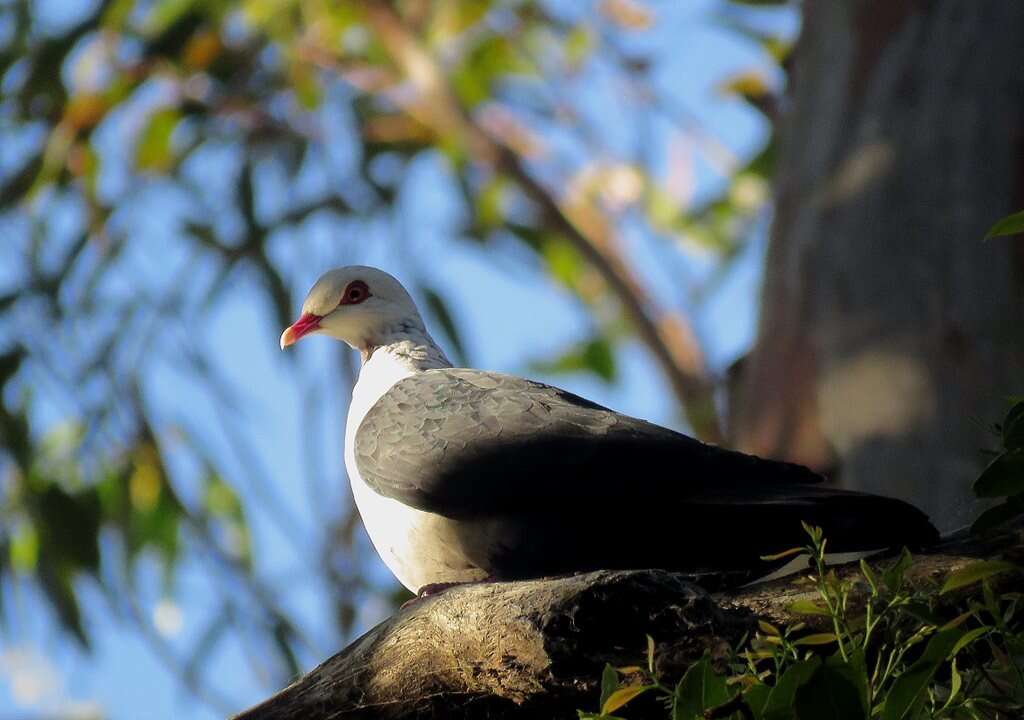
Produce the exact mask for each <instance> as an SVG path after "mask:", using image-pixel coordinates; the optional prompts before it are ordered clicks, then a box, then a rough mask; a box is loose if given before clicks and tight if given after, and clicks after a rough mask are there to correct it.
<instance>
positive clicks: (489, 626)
mask: <svg viewBox="0 0 1024 720" xmlns="http://www.w3.org/2000/svg"><path fill="white" fill-rule="evenodd" d="M1000 549H1001V550H1002V552H1003V553H1004V554H1007V555H1009V556H1010V557H1013V558H1018V556H1019V555H1020V554H1021V538H1020V535H1019V534H1018V533H1015V532H1010V533H1006V534H1004V535H1003V536H1001V537H999V538H997V539H995V540H993V541H992V542H991V543H989V544H986V545H984V546H981V545H978V544H977V543H974V542H972V541H967V542H965V541H964V540H963V539H962V537H961V538H954V539H953V540H950V541H947V543H946V544H945V545H944V546H943V547H942V548H939V549H938V550H940V551H941V554H933V555H927V556H921V557H919V558H918V559H917V561H916V563H915V564H914V566H913V567H912V569H911V571H910V572H909V573H908V578H909V579H910V581H911V582H912V583H934V582H936V581H938V580H941V578H942V577H944V576H945V575H946V574H948V573H950V572H955V571H956V570H958V569H960V568H962V567H963V566H964V565H966V564H967V563H970V562H973V561H974V560H973V559H970V558H968V557H966V554H970V555H975V556H985V557H988V556H991V555H993V554H995V553H997V552H1000ZM886 562H888V561H882V564H885V563H886ZM839 572H840V573H841V574H846V575H850V574H855V573H857V567H856V565H855V564H850V565H847V566H842V567H841V568H839ZM1004 578H1005V580H1004V581H1005V582H1006V583H1007V584H1006V585H1005V586H1003V589H1006V590H1009V589H1021V586H1022V585H1021V584H1022V582H1024V580H1022V578H1021V576H1019V575H1018V576H1004ZM793 579H794V578H793V577H788V578H783V579H780V580H776V581H773V582H768V583H762V584H760V585H755V586H752V587H749V588H747V589H742V590H739V591H734V592H725V591H723V592H719V593H714V594H711V593H708V592H705V591H704V590H702V589H701V588H700V587H699V586H697V585H695V584H693V583H691V582H688V580H687V579H686V578H684V577H682V576H680V575H678V574H673V573H669V572H666V571H662V570H635V571H614V572H613V571H599V572H593V573H587V574H582V575H576V576H572V577H564V578H552V579H544V580H533V581H524V582H511V583H490V584H478V585H465V586H461V587H455V588H452V589H450V590H447V591H445V592H444V593H442V594H440V595H438V596H436V597H432V598H427V599H426V600H423V601H420V602H418V603H416V604H414V605H412V606H410V607H408V608H406V609H404V610H401V611H399V612H398V613H397V614H395V615H394V616H393V617H391V618H389V619H388V620H385V621H384V622H383V623H381V624H380V625H378V626H377V627H375V628H373V629H372V630H370V631H369V632H368V633H366V634H365V635H363V636H362V637H361V638H359V639H358V640H356V641H355V642H353V643H352V644H351V645H349V646H348V647H347V648H345V649H344V650H342V651H341V652H340V653H338V654H337V655H335V656H334V657H332V658H330V659H329V660H327V661H326V662H324V663H323V664H322V665H320V666H319V667H317V668H315V669H313V670H312V671H310V672H309V673H308V674H307V675H305V676H303V677H302V678H300V679H299V680H297V681H296V682H295V683H293V684H292V685H290V686H289V687H287V688H285V689H284V690H282V691H281V692H280V693H278V694H277V695H275V696H274V697H272V698H270V699H269V700H267V701H266V702H264V703H261V704H260V705H258V706H256V707H254V708H252V709H251V710H249V711H247V712H244V713H242V714H241V715H238V716H237V718H236V720H299V719H300V718H301V719H302V720H326V719H328V718H332V719H333V718H380V719H382V720H399V719H408V718H451V719H452V720H467V719H476V718H507V719H509V720H520V719H526V718H569V717H575V716H576V710H577V709H595V706H596V704H597V698H598V695H599V690H598V687H597V683H598V680H599V678H600V676H601V669H602V668H603V667H604V664H605V663H606V662H608V663H611V664H613V665H615V666H626V665H642V664H643V662H644V655H645V650H646V639H645V635H646V634H650V635H651V636H652V637H654V638H655V640H656V642H657V646H656V647H657V651H656V654H655V659H656V665H655V668H656V672H657V674H658V675H659V676H660V677H661V678H662V679H663V680H664V681H665V682H673V681H674V679H678V678H679V677H681V676H682V674H683V672H684V671H685V669H686V668H687V667H688V666H689V664H690V663H691V662H693V661H694V660H695V659H698V658H700V657H701V655H703V653H704V651H705V650H708V649H710V650H711V652H712V657H722V656H723V653H722V650H724V649H725V644H726V643H735V642H736V641H737V640H738V639H739V638H740V637H742V635H743V634H744V633H746V632H749V631H751V630H752V629H754V627H755V626H756V621H757V620H758V619H766V620H769V621H771V622H773V623H782V624H785V623H789V622H792V621H794V620H795V619H796V618H795V617H794V616H793V615H792V614H791V613H790V612H789V611H788V610H787V608H788V607H789V606H790V605H791V604H792V603H793V602H795V601H797V600H800V599H807V600H810V599H813V598H814V597H816V595H814V592H815V591H814V590H813V588H809V587H808V586H807V585H804V584H797V583H794V582H793ZM859 587H860V588H862V589H863V587H864V586H863V585H861V586H859ZM862 597H863V591H862V590H861V591H859V592H855V593H854V594H853V596H852V600H851V602H852V603H856V602H858V598H862ZM957 599H958V598H951V602H954V601H956V600H957ZM799 620H801V621H803V622H807V623H809V630H810V631H813V630H818V629H821V630H823V629H826V628H825V626H824V623H827V622H830V620H829V619H828V618H815V617H813V616H800V617H799ZM815 623H822V625H821V627H820V628H819V627H818V626H817V625H816V624H815ZM629 717H630V718H637V719H639V718H645V717H652V718H659V719H661V720H663V719H664V717H665V711H664V708H662V707H660V706H658V705H657V704H656V703H655V702H653V701H652V702H651V703H650V704H649V705H647V706H645V705H644V703H643V699H641V700H640V701H638V702H637V703H635V704H634V703H631V704H630V708H629Z"/></svg>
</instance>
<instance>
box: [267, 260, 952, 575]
mask: <svg viewBox="0 0 1024 720" xmlns="http://www.w3.org/2000/svg"><path fill="white" fill-rule="evenodd" d="M308 335H327V336H329V337H332V338H334V339H337V340H341V341H343V342H345V343H347V344H348V345H350V346H351V347H352V348H354V349H356V350H358V351H359V353H360V355H361V358H362V366H361V369H360V372H359V378H358V381H357V382H356V384H355V386H354V388H353V390H352V400H351V404H350V407H349V411H348V419H347V423H346V429H345V451H344V457H345V467H346V470H347V472H348V477H349V480H350V483H351V486H352V494H353V497H354V499H355V503H356V505H357V507H358V510H359V513H360V516H361V517H362V520H363V524H364V525H365V527H366V530H367V532H368V534H369V536H370V539H371V541H372V542H373V545H374V547H375V548H376V550H377V552H378V553H379V554H380V557H381V559H382V560H383V561H384V563H385V565H387V567H388V568H389V569H390V570H391V572H392V573H393V574H394V575H395V577H396V578H397V579H398V580H399V582H401V583H402V584H403V585H404V586H405V587H407V588H408V589H409V590H411V591H412V592H414V593H417V594H420V595H423V594H429V593H430V592H432V591H433V590H436V589H437V588H443V587H447V586H450V585H452V584H459V583H467V582H476V581H482V580H518V579H527V578H539V577H549V576H558V575H566V574H571V573H576V572H583V571H589V570H598V569H616V570H620V569H621V570H625V569H648V568H660V569H665V570H671V571H676V572H680V573H692V574H698V575H699V574H709V573H732V574H734V576H735V577H743V578H751V577H756V576H758V575H764V574H767V573H769V572H771V571H772V570H773V569H775V566H772V565H771V564H770V563H768V562H766V560H765V559H764V556H767V555H771V554H773V553H778V552H780V551H784V550H787V549H789V548H792V547H794V546H803V545H806V544H807V536H806V534H805V530H804V528H803V525H802V524H803V523H806V524H809V525H812V526H816V527H820V528H822V529H823V531H824V534H825V537H826V538H827V540H828V547H829V549H830V550H831V551H833V552H851V551H868V550H876V549H885V548H890V547H899V546H910V547H922V546H927V545H928V544H931V543H933V542H935V541H937V539H938V533H937V531H936V530H935V528H934V527H933V526H932V524H931V523H930V522H929V520H928V518H927V516H926V515H925V514H924V513H923V512H921V511H920V510H918V509H917V508H915V507H913V506H912V505H910V504H908V503H906V502H903V501H901V500H897V499H894V498H888V497H883V496H879V495H871V494H866V493H861V492H854V491H848V490H839V489H835V488H832V487H828V486H826V485H824V484H823V483H822V480H823V478H822V477H821V476H820V475H818V474H816V473H814V472H812V471H811V470H809V469H807V468H805V467H802V466H800V465H796V464H792V463H786V462H780V461H776V460H768V459H762V458H759V457H755V456H753V455H748V454H744V453H741V452H737V451H735V450H729V449H726V448H723V447H718V446H714V445H710V444H705V443H702V442H700V441H698V440H696V439H694V438H691V437H688V436H687V435H684V434H682V433H679V432H675V431H673V430H670V429H668V428H665V427H661V426H659V425H655V424H652V423H649V422H646V421H644V420H640V419H637V418H634V417H629V416H627V415H624V414H621V413H618V412H615V411H614V410H610V409H608V408H606V407H603V406H601V405H598V404H597V403H594V402H591V401H589V400H587V399H585V398H582V397H579V396H577V395H574V394H572V393H570V392H567V391H565V390H562V389H560V388H557V387H554V386H551V385H547V384H544V383H540V382H534V381H532V380H527V379H524V378H521V377H516V376H514V375H506V374H503V373H496V372H487V371H484V370H475V369H470V368H456V367H453V366H452V363H451V362H450V361H449V360H448V358H447V357H446V356H445V353H444V351H443V350H442V349H441V348H440V347H439V346H438V344H437V343H436V342H434V340H433V339H432V338H431V336H430V334H429V333H428V332H427V329H426V326H425V324H424V322H423V319H422V317H421V316H420V313H419V312H418V310H417V308H416V304H415V303H414V301H413V299H412V297H411V296H410V295H409V293H408V292H407V291H406V289H405V288H404V287H403V286H402V285H401V283H400V282H399V281H398V280H396V279H395V278H394V277H392V276H391V275H389V274H387V273H386V272H384V271H382V270H379V269H376V268H372V267H365V266H349V267H343V268H338V269H334V270H330V271H329V272H327V273H325V274H324V275H323V276H321V277H320V279H319V280H317V282H316V284H315V285H313V287H312V289H311V290H310V291H309V294H308V295H307V297H306V299H305V302H304V303H303V305H302V313H301V316H300V317H299V319H298V320H296V321H295V323H294V324H292V325H291V326H290V327H288V328H287V329H286V330H285V331H284V333H283V334H282V335H281V348H282V349H284V348H286V347H288V346H289V345H292V344H293V343H295V342H297V341H298V340H300V339H301V338H304V337H306V336H308Z"/></svg>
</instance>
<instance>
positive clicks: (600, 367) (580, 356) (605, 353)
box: [530, 337, 617, 383]
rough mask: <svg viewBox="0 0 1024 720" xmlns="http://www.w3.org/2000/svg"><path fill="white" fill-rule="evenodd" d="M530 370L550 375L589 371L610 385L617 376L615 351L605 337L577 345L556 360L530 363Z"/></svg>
mask: <svg viewBox="0 0 1024 720" xmlns="http://www.w3.org/2000/svg"><path fill="white" fill-rule="evenodd" d="M530 369H531V370H533V371H535V372H542V373H550V374H561V373H573V372H583V371H589V372H592V373H594V374H595V375H597V376H598V377H599V378H601V379H602V380H604V381H605V382H609V383H610V382H613V381H614V380H615V377H616V375H617V372H616V367H615V353H614V350H613V349H612V345H611V343H610V342H609V341H608V340H607V339H606V338H603V337H596V338H594V339H592V340H589V341H587V342H585V343H581V344H579V345H575V346H573V347H572V348H570V349H569V350H568V351H567V352H565V353H564V354H563V355H562V356H561V357H558V358H556V359H554V360H539V361H534V362H532V363H530Z"/></svg>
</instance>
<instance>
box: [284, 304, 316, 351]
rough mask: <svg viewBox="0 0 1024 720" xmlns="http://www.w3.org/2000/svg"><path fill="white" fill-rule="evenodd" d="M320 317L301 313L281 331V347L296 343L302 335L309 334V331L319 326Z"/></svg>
mask: <svg viewBox="0 0 1024 720" xmlns="http://www.w3.org/2000/svg"><path fill="white" fill-rule="evenodd" d="M321 317H322V316H320V315H314V314H313V313H303V314H302V317H300V318H299V319H298V320H296V321H295V322H294V323H292V324H291V326H290V327H288V328H286V329H285V331H284V332H283V333H281V349H282V350H284V349H285V348H286V347H288V346H289V345H292V344H294V343H297V342H298V341H299V340H300V339H301V338H302V336H303V335H309V333H311V332H313V331H314V330H316V329H317V328H319V327H320V318H321Z"/></svg>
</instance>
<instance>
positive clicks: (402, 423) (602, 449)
mask: <svg viewBox="0 0 1024 720" xmlns="http://www.w3.org/2000/svg"><path fill="white" fill-rule="evenodd" d="M354 450H355V458H356V463H357V467H358V468H359V472H360V475H361V476H362V478H363V481H364V482H366V483H367V484H368V485H369V486H370V487H371V488H372V489H373V490H375V491H376V492H378V493H380V494H381V495H385V496H387V497H391V498H394V499H397V500H399V501H400V502H402V503H405V504H407V505H411V506H413V507H416V508H419V509H422V510H428V511H431V512H435V513H440V514H442V515H447V516H449V517H482V516H491V515H504V514H508V513H523V512H532V511H546V512H559V511H563V512H582V511H585V510H586V509H587V508H588V507H603V508H605V509H608V508H609V507H612V508H614V507H616V506H620V507H621V506H634V505H641V504H647V503H652V502H658V503H674V502H678V503H698V504H700V503H711V504H732V503H740V502H742V503H744V504H746V505H750V504H756V503H773V502H780V501H783V500H785V501H787V502H800V498H801V496H802V495H803V494H804V493H805V492H806V490H809V488H806V487H805V484H806V483H814V482H817V481H818V480H820V477H819V476H818V475H816V474H814V473H812V472H811V471H809V470H807V469H806V468H803V467H800V466H797V465H791V464H788V463H779V462H773V461H767V460H761V459H759V458H756V457H753V456H749V455H744V454H742V453H738V452H734V451H730V450H725V449H721V448H717V447H714V446H710V445H705V444H703V443H701V442H699V441H697V440H694V439H692V438H689V437H687V436H685V435H682V434H679V433H676V432H673V431H671V430H668V429H665V428H662V427H659V426H657V425H652V424H650V423H647V422H644V421H642V420H637V419H635V418H631V417H628V416H625V415H621V414H619V413H615V412H613V411H611V410H609V409H607V408H604V407H601V406H600V405H597V404H595V403H592V402H590V401H588V400H585V399H583V398H580V397H578V396H576V395H573V394H571V393H568V392H566V391H564V390H560V389H558V388H554V387H551V386H548V385H543V384H541V383H536V382H532V381H529V380H525V379H522V378H518V377H514V376H511V375H503V374H498V373H489V372H483V371H479V370H468V369H456V368H445V369H438V370H429V371H427V372H424V373H421V374H418V375H414V376H412V377H409V378H406V379H404V380H402V381H400V382H398V383H397V384H396V385H395V386H394V387H392V388H391V389H390V390H389V391H388V392H387V393H385V394H384V396H383V397H382V398H381V399H380V400H379V401H378V402H377V403H376V404H375V405H374V406H373V407H372V408H371V409H370V411H369V412H368V413H367V415H366V417H365V418H364V420H363V422H362V423H361V425H360V426H359V429H358V432H357V433H356V436H355V448H354ZM810 494H811V495H815V494H816V493H813V492H812V493H810Z"/></svg>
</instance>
